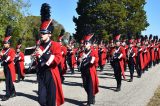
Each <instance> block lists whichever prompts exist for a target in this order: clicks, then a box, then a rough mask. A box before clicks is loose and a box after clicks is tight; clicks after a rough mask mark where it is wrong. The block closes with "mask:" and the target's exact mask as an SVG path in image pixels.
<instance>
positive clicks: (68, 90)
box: [0, 64, 160, 106]
mask: <svg viewBox="0 0 160 106" xmlns="http://www.w3.org/2000/svg"><path fill="white" fill-rule="evenodd" d="M97 73H98V76H99V93H98V94H97V95H96V104H95V106H146V105H147V103H148V102H149V100H150V99H151V98H152V96H153V95H154V91H155V90H156V88H157V87H158V86H159V85H160V65H158V66H155V67H153V68H152V69H149V71H147V72H145V73H144V74H143V75H142V77H141V78H137V77H136V76H137V73H136V71H135V73H134V80H133V82H128V80H129V72H128V71H127V72H126V78H127V80H126V81H124V80H123V81H122V88H121V91H120V92H115V89H116V81H115V79H114V76H113V69H112V68H111V67H110V65H109V64H107V65H106V66H105V70H104V71H103V72H97ZM15 88H16V91H17V96H16V97H14V98H11V99H9V100H8V101H0V104H1V105H2V106H39V104H38V102H37V88H38V85H37V83H36V75H35V74H27V75H26V78H25V80H24V81H21V82H20V83H15ZM63 91H64V96H65V103H64V104H63V106H75V105H78V106H83V105H85V104H86V100H87V95H86V93H85V91H84V89H83V87H82V79H81V76H80V73H79V72H76V73H75V74H74V75H71V74H70V72H68V73H67V74H66V75H65V82H64V84H63ZM4 94H5V83H4V82H1V83H0V98H1V97H2V96H3V95H4Z"/></svg>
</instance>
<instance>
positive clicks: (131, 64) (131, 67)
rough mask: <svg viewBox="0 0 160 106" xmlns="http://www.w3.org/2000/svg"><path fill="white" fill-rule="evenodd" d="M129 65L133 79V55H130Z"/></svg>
mask: <svg viewBox="0 0 160 106" xmlns="http://www.w3.org/2000/svg"><path fill="white" fill-rule="evenodd" d="M128 67H129V71H130V78H131V79H133V74H134V59H133V58H132V57H129V60H128Z"/></svg>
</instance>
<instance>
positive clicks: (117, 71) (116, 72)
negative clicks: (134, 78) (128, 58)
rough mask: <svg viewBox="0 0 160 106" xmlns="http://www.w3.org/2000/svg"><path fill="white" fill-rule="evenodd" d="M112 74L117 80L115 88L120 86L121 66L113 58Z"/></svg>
mask: <svg viewBox="0 0 160 106" xmlns="http://www.w3.org/2000/svg"><path fill="white" fill-rule="evenodd" d="M114 76H115V79H116V81H117V88H120V87H121V81H122V77H121V67H120V64H119V60H114Z"/></svg>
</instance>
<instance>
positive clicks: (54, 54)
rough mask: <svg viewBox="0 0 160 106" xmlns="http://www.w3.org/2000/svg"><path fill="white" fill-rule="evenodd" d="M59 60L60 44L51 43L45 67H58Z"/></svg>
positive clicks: (60, 56)
mask: <svg viewBox="0 0 160 106" xmlns="http://www.w3.org/2000/svg"><path fill="white" fill-rule="evenodd" d="M61 58H62V55H61V47H60V44H58V43H56V42H53V43H52V46H51V54H50V56H49V59H48V61H47V62H46V65H48V66H50V65H58V64H59V63H60V61H61Z"/></svg>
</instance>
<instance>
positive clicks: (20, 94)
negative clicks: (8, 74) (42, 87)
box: [16, 92, 38, 101]
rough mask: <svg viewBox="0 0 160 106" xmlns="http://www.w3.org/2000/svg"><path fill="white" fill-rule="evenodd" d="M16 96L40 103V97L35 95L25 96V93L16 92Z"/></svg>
mask: <svg viewBox="0 0 160 106" xmlns="http://www.w3.org/2000/svg"><path fill="white" fill-rule="evenodd" d="M16 94H17V96H24V97H26V98H29V99H31V100H34V101H38V97H37V96H34V95H30V94H25V93H21V92H16Z"/></svg>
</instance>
